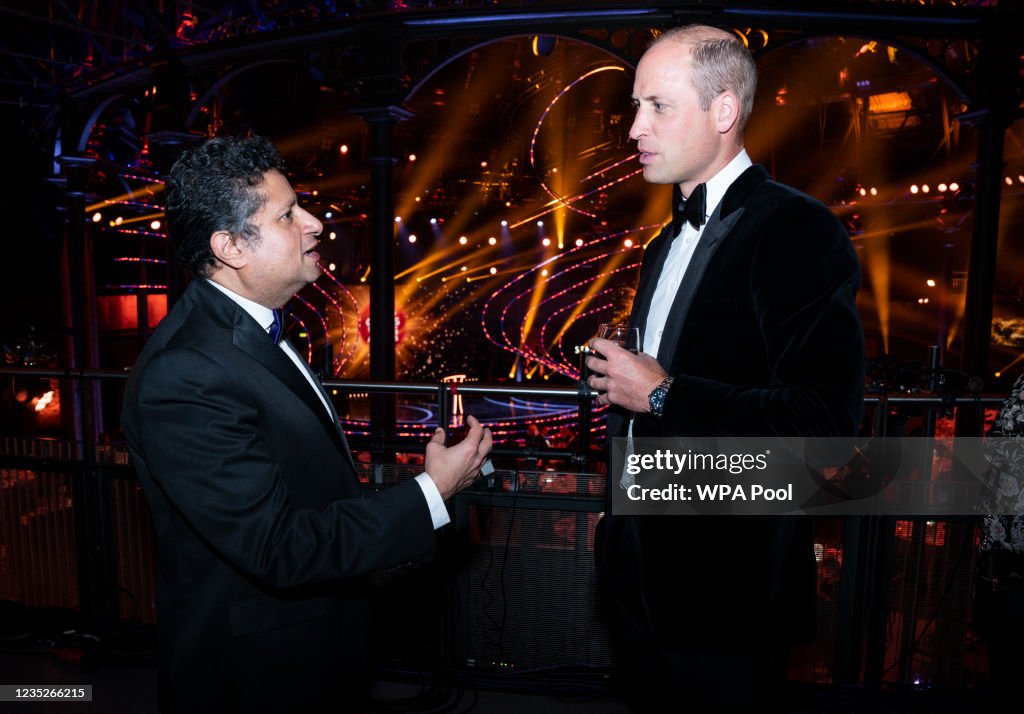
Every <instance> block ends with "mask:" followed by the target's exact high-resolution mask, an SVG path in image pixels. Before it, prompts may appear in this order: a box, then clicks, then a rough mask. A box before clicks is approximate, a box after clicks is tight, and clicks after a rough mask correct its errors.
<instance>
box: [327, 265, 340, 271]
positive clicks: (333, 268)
mask: <svg viewBox="0 0 1024 714" xmlns="http://www.w3.org/2000/svg"><path fill="white" fill-rule="evenodd" d="M327 269H328V270H330V271H331V272H332V273H333V272H334V271H335V270H337V269H338V266H337V265H335V264H334V263H328V264H327Z"/></svg>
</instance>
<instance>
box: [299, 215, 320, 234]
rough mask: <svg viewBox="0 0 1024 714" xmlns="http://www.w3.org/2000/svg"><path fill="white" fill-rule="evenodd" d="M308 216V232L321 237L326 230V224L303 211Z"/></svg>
mask: <svg viewBox="0 0 1024 714" xmlns="http://www.w3.org/2000/svg"><path fill="white" fill-rule="evenodd" d="M302 210H303V211H304V212H305V214H306V230H307V232H309V233H315V234H317V235H320V233H322V232H323V230H324V224H323V223H321V222H320V219H319V218H317V217H316V216H314V215H313V214H312V213H310V212H309V211H307V210H306V209H302Z"/></svg>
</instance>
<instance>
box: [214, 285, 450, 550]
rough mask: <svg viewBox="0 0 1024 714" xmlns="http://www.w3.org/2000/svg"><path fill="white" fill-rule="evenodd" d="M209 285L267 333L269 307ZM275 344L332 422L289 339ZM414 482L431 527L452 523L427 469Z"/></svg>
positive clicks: (320, 392) (271, 321)
mask: <svg viewBox="0 0 1024 714" xmlns="http://www.w3.org/2000/svg"><path fill="white" fill-rule="evenodd" d="M207 282H209V283H210V285H212V286H214V287H215V288H217V289H218V290H220V291H221V292H222V293H224V294H225V295H227V296H228V297H229V298H231V299H232V300H233V301H234V302H235V303H236V304H237V305H238V306H239V307H240V308H242V309H243V310H245V311H246V312H247V313H249V315H250V316H252V319H254V320H256V323H257V324H259V325H260V326H261V327H263V329H264V330H266V331H267V333H269V332H270V328H271V327H272V326H273V324H274V311H273V310H271V309H270V308H269V307H264V306H263V305H260V304H259V303H258V302H253V301H252V300H250V299H248V298H245V297H242V296H241V295H239V294H238V293H236V292H234V291H232V290H229V289H228V288H226V287H224V286H223V285H221V284H220V283H218V282H215V281H213V280H208V281H207ZM278 347H280V348H281V350H282V351H283V352H284V353H285V354H286V355H288V359H290V360H291V361H292V362H293V363H294V364H295V367H296V368H297V369H298V370H299V371H300V372H301V373H302V376H303V377H305V378H306V381H307V382H308V383H309V386H310V387H311V388H312V389H313V391H314V392H316V396H317V397H319V398H320V403H321V404H323V405H324V409H325V410H326V411H327V414H328V415H329V416H330V418H331V421H334V419H335V417H334V412H333V410H332V409H331V407H330V406H329V405H328V403H327V394H326V392H324V390H323V387H322V386H321V385H320V383H319V382H318V381H317V380H316V377H314V376H313V372H312V371H310V369H309V365H308V364H306V361H305V360H304V359H302V358H301V357H300V356H299V355H298V353H297V352H296V351H295V350H294V349H293V348H292V346H291V344H290V343H289V342H288V340H281V341H280V342H279V343H278ZM415 481H416V483H418V484H419V486H420V490H422V491H423V497H424V498H425V499H427V507H428V508H429V509H430V520H431V521H432V522H433V524H434V529H435V530H437V529H438V528H440V527H441V526H445V525H448V524H449V523H451V518H450V517H449V516H448V509H447V508H446V507H445V505H444V499H443V498H441V492H440V491H438V490H437V485H436V484H435V483H434V480H433V479H432V478H430V475H429V474H427V472H426V471H424V472H423V473H421V474H420V475H419V476H417V477H416V479H415Z"/></svg>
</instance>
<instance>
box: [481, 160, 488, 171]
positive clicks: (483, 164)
mask: <svg viewBox="0 0 1024 714" xmlns="http://www.w3.org/2000/svg"><path fill="white" fill-rule="evenodd" d="M480 168H482V169H486V168H487V162H486V161H481V162H480Z"/></svg>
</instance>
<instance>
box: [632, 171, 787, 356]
mask: <svg viewBox="0 0 1024 714" xmlns="http://www.w3.org/2000/svg"><path fill="white" fill-rule="evenodd" d="M767 179H768V172H767V171H765V170H764V168H763V167H761V166H760V165H757V164H755V165H753V166H751V167H750V168H748V169H747V170H746V171H744V172H743V173H742V174H740V176H739V177H738V178H737V179H736V180H735V181H733V183H732V185H731V186H730V187H729V189H728V190H727V191H726V192H725V196H723V197H722V200H721V201H720V202H719V203H718V205H717V206H716V207H715V210H714V213H712V214H711V217H710V218H709V219H708V222H707V225H706V226H704V231H703V232H702V233H701V236H700V240H699V241H698V242H697V247H696V249H695V250H694V252H693V258H691V259H690V264H689V265H688V266H687V268H686V273H685V274H684V276H683V280H682V282H681V283H680V285H679V290H678V291H677V292H676V296H675V299H673V301H672V308H671V310H670V311H669V315H670V316H671V317H670V319H669V320H667V321H666V322H665V330H664V332H663V333H662V336H661V344H660V346H659V347H658V362H659V363H660V364H661V366H662V367H663V368H664V369H669V368H670V367H671V363H672V358H673V356H674V355H675V353H676V347H677V345H678V343H679V337H680V335H681V334H682V332H683V325H684V324H685V323H686V315H687V313H688V312H689V310H690V305H691V304H692V303H693V297H694V295H696V294H697V290H698V289H699V288H700V283H701V280H702V279H703V278H704V272H705V271H706V270H707V267H708V264H709V263H710V262H711V259H712V258H713V257H714V255H715V251H716V250H718V246H719V245H721V243H722V240H724V239H725V237H726V236H728V235H729V233H730V232H731V231H732V229H733V228H734V227H735V226H736V224H737V223H738V222H739V220H740V217H742V216H743V211H744V208H743V204H744V203H745V202H746V200H747V197H748V196H749V195H750V193H751V192H752V191H753V190H754V188H755V187H756V186H757V185H758V184H760V183H761V182H763V181H765V180H767ZM677 191H678V187H677V189H676V190H675V191H673V198H674V199H675V204H674V205H673V209H674V210H673V216H674V217H675V216H676V215H677V214H678V213H679V211H678V210H677V207H678V205H679V198H681V196H680V195H679V194H678V193H677ZM677 220H678V219H676V218H674V220H673V227H674V226H675V223H676V222H677ZM665 253H666V254H667V250H666V251H665ZM660 260H661V262H662V263H664V260H665V256H664V255H662V256H660ZM657 272H658V273H659V274H660V273H661V270H660V268H659V270H658V271H657ZM650 292H651V295H652V296H653V294H654V289H653V288H651V291H650ZM649 304H650V298H648V305H649ZM645 321H646V320H645Z"/></svg>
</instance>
